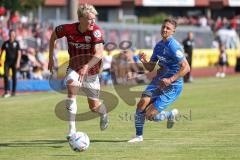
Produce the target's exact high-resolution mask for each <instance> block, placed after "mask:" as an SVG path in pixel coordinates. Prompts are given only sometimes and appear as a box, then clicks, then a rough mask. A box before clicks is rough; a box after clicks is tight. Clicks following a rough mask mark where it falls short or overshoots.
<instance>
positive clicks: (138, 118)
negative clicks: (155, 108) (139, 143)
mask: <svg viewBox="0 0 240 160" xmlns="http://www.w3.org/2000/svg"><path fill="white" fill-rule="evenodd" d="M144 122H145V112H144V111H140V110H138V109H137V110H136V113H135V128H136V135H137V136H141V135H142V134H143V126H144Z"/></svg>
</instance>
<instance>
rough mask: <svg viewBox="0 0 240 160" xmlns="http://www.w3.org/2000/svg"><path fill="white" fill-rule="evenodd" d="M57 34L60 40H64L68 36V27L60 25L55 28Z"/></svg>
mask: <svg viewBox="0 0 240 160" xmlns="http://www.w3.org/2000/svg"><path fill="white" fill-rule="evenodd" d="M55 32H56V35H57V37H58V38H62V37H64V36H65V35H66V33H67V32H66V27H65V25H59V26H57V27H56V28H55Z"/></svg>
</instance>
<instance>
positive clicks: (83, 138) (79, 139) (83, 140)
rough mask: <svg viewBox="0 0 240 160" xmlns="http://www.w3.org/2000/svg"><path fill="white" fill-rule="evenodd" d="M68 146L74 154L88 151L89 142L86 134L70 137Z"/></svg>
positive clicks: (79, 133) (78, 133)
mask: <svg viewBox="0 0 240 160" xmlns="http://www.w3.org/2000/svg"><path fill="white" fill-rule="evenodd" d="M69 145H70V147H71V148H72V150H74V151H76V152H82V151H85V150H87V149H88V147H89V145H90V140H89V137H88V135H87V134H86V133H84V132H76V133H74V134H73V135H72V136H71V137H70V139H69Z"/></svg>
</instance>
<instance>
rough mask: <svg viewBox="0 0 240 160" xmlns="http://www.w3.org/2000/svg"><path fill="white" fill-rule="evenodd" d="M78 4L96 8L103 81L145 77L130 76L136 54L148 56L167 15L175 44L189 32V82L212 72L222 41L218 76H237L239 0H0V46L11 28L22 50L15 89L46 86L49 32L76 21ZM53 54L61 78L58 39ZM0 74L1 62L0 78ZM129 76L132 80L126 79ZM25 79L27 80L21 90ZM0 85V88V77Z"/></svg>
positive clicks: (62, 53) (63, 54) (62, 51)
mask: <svg viewBox="0 0 240 160" xmlns="http://www.w3.org/2000/svg"><path fill="white" fill-rule="evenodd" d="M80 3H89V4H93V5H94V6H95V7H96V9H97V11H98V13H99V15H98V19H97V24H98V25H99V26H100V27H101V28H102V29H103V30H104V37H105V49H106V51H105V58H104V59H103V72H102V73H101V82H102V84H104V85H108V84H113V83H116V84H125V83H133V84H135V83H142V82H146V81H147V79H146V77H142V78H141V79H140V80H139V79H136V78H135V77H138V76H137V75H136V74H139V73H141V74H142V73H144V70H143V68H142V66H140V65H139V64H138V62H139V60H138V57H137V54H138V52H139V51H140V50H143V51H145V52H147V53H148V54H149V56H150V55H151V53H152V48H153V47H154V45H155V44H156V43H157V42H158V41H159V40H160V38H161V37H160V27H161V24H162V22H163V20H164V18H166V17H168V16H173V17H174V18H176V20H177V22H178V28H177V31H176V33H175V35H174V36H175V37H176V39H177V40H178V41H179V42H180V43H183V41H184V40H185V39H186V38H187V35H188V33H189V32H192V34H193V42H194V43H193V46H192V48H193V51H192V54H191V58H192V59H191V63H192V75H191V78H192V79H191V80H193V78H197V77H201V76H217V73H218V61H219V55H220V51H221V49H220V44H224V47H225V49H226V53H227V60H228V63H227V69H226V71H225V72H226V73H224V74H237V72H238V71H239V70H240V69H239V63H240V62H239V61H240V60H239V58H238V56H239V53H240V52H239V34H240V10H239V7H240V1H239V0H171V1H169V0H101V1H96V0H0V45H2V43H3V42H4V41H6V40H7V39H8V31H9V30H10V29H14V30H15V31H16V33H17V40H18V41H19V42H20V47H21V52H22V59H21V68H20V70H19V71H18V79H19V80H20V81H18V87H17V90H19V91H21V90H50V88H49V86H48V83H47V79H48V78H49V76H50V73H49V72H48V71H47V64H48V44H49V39H50V36H51V33H52V31H53V30H54V28H55V27H56V26H57V25H59V24H64V23H73V22H75V21H77V14H76V13H77V7H78V5H79V4H80ZM125 44H127V47H124V45H125ZM186 55H187V53H186ZM54 56H55V61H56V64H57V65H56V67H55V68H56V70H57V71H58V72H59V75H60V76H63V75H64V73H65V68H64V67H62V66H64V65H63V64H64V63H65V62H67V61H68V53H67V43H66V40H65V39H64V38H63V39H60V40H58V41H57V44H56V46H55V53H54ZM1 62H2V64H3V62H4V56H2V59H1ZM123 64H128V65H123ZM65 67H66V66H65ZM63 68H64V69H63ZM3 74H4V73H3V65H2V66H1V67H0V76H1V77H2V75H3ZM217 77H219V76H217ZM224 77H225V76H224ZM129 79H134V80H133V81H131V82H129V81H128V80H129ZM26 80H28V81H26ZM34 80H41V84H43V85H42V86H40V87H39V88H36V87H31V86H34V83H35V82H36V81H34ZM21 83H22V84H21ZM25 83H27V84H31V83H33V84H32V85H28V88H26V87H24V86H25ZM38 83H39V81H38ZM19 84H20V85H19ZM0 86H1V88H2V86H3V83H2V78H0ZM22 86H23V87H22ZM29 86H30V87H29Z"/></svg>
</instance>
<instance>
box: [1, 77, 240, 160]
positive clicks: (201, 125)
mask: <svg viewBox="0 0 240 160" xmlns="http://www.w3.org/2000/svg"><path fill="white" fill-rule="evenodd" d="M239 83H240V77H239V76H229V77H227V78H224V79H216V78H201V79H196V80H195V81H194V82H193V83H191V84H185V86H184V90H183V93H182V95H181V96H180V97H179V99H178V100H177V101H176V102H175V103H174V104H173V105H172V106H170V108H171V109H172V108H178V109H179V110H180V116H179V117H178V121H177V123H176V125H175V126H174V128H172V129H167V128H166V122H159V123H156V122H146V123H145V128H144V141H143V142H142V143H137V144H129V143H127V142H126V141H127V140H129V139H130V138H131V137H132V136H133V135H134V133H135V130H134V124H133V113H134V111H135V106H134V105H128V104H127V103H126V102H125V101H123V100H122V99H121V98H120V97H118V100H119V103H118V106H117V107H116V108H115V109H114V110H113V111H111V112H110V113H109V115H110V124H109V128H108V129H107V130H106V131H103V132H102V131H100V129H99V118H95V119H92V120H89V121H79V122H77V129H78V131H84V132H86V133H87V134H88V135H89V137H90V140H91V144H90V147H89V149H88V150H87V151H85V152H81V153H77V152H74V151H72V150H71V149H70V147H69V145H68V143H67V142H66V140H65V138H64V137H65V135H66V133H67V123H66V122H65V121H62V120H60V119H59V118H57V117H56V115H55V112H54V109H55V105H56V104H57V103H58V102H60V101H61V100H63V98H65V95H64V94H60V93H56V92H46V93H31V94H23V95H19V96H16V97H14V98H8V99H3V98H1V99H0V118H1V119H0V160H43V159H45V160H59V159H64V160H79V159H83V160H88V159H89V160H113V159H117V160H121V159H126V160H133V159H135V160H139V159H141V160H143V159H146V160H147V159H148V160H149V159H150V160H171V159H174V160H225V159H226V160H230V159H231V160H239V159H240V85H239ZM143 88H144V86H139V87H136V88H134V90H137V91H141V90H143ZM103 90H105V91H107V92H111V93H112V94H114V95H116V96H117V94H116V92H115V91H113V88H112V87H103ZM130 97H131V96H130ZM170 108H169V109H170ZM85 111H88V108H87V101H86V100H85V99H84V98H83V97H79V98H78V113H82V112H85Z"/></svg>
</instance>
